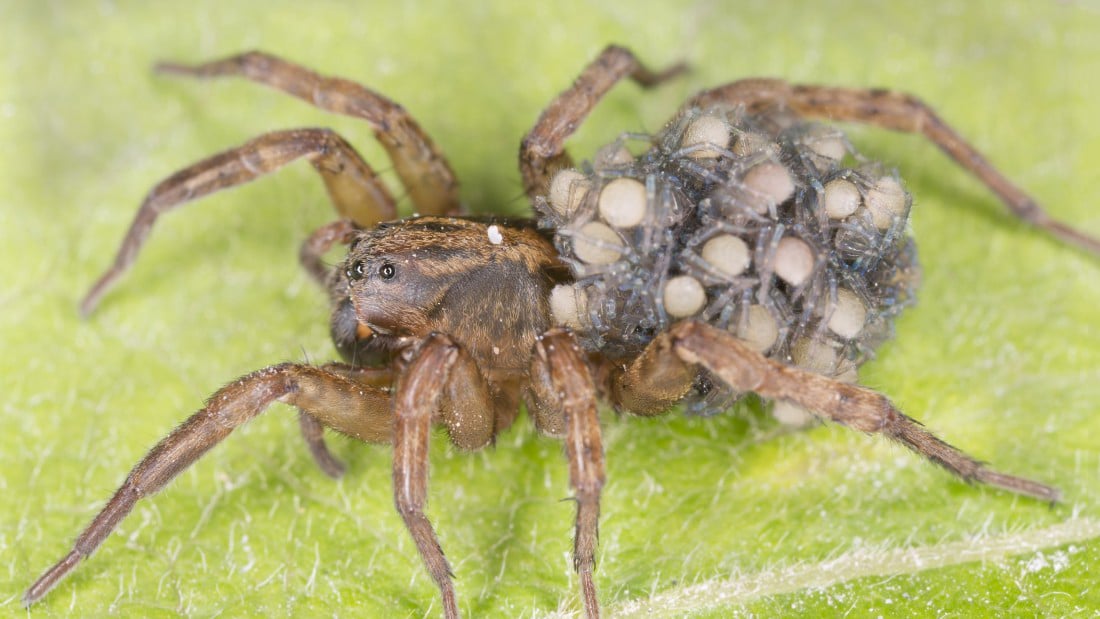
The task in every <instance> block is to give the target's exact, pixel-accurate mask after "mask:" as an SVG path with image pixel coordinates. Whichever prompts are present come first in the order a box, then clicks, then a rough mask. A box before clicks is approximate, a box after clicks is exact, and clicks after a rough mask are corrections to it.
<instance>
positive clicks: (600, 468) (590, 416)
mask: <svg viewBox="0 0 1100 619" xmlns="http://www.w3.org/2000/svg"><path fill="white" fill-rule="evenodd" d="M531 377H532V378H531V382H532V383H533V385H534V391H535V392H536V393H533V394H532V395H533V396H534V398H535V399H536V400H541V402H540V406H539V407H538V408H541V409H549V410H550V411H553V412H556V414H557V415H559V416H561V417H562V418H563V425H564V426H565V456H566V458H567V459H568V460H569V485H571V486H572V487H573V490H574V492H575V493H576V497H575V499H576V502H577V522H576V532H575V534H574V538H573V569H575V570H576V571H577V574H578V575H579V576H580V579H581V590H582V591H583V594H584V610H585V615H586V616H588V617H589V619H594V618H595V617H599V614H600V606H599V600H598V598H597V596H596V583H595V580H594V579H593V576H592V571H593V569H594V568H595V565H596V544H597V542H598V540H599V517H600V492H601V490H602V488H603V485H604V481H605V480H606V476H605V474H604V453H603V439H602V437H601V433H600V423H599V415H598V413H597V408H596V388H595V386H594V385H593V382H592V376H591V373H590V371H589V369H588V363H587V361H586V358H585V355H584V353H583V352H582V351H581V348H580V346H578V345H577V341H576V339H575V338H574V336H573V334H572V333H570V332H569V331H566V330H563V329H554V330H551V331H549V332H548V333H546V334H545V335H544V336H543V337H542V338H541V339H539V340H538V341H536V343H535V351H534V356H533V358H532V362H531Z"/></svg>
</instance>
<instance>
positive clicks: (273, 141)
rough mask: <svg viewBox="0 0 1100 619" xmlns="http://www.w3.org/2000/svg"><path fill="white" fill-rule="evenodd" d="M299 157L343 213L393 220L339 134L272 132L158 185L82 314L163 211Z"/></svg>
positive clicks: (380, 188) (378, 186) (367, 221)
mask: <svg viewBox="0 0 1100 619" xmlns="http://www.w3.org/2000/svg"><path fill="white" fill-rule="evenodd" d="M298 159H306V160H308V161H309V162H310V163H311V164H313V167H314V169H315V170H317V172H318V173H319V174H320V175H321V178H322V179H323V180H324V182H325V187H326V188H327V189H328V192H329V197H330V198H331V199H332V202H333V205H334V206H335V207H336V210H337V211H338V212H339V213H340V214H341V215H342V216H344V217H347V218H349V219H352V220H354V221H356V222H357V223H358V224H360V225H364V226H366V225H373V224H375V223H377V222H379V221H384V220H387V219H392V218H393V216H394V215H395V213H396V212H397V208H396V203H395V201H394V199H393V197H392V196H391V195H390V193H389V190H387V189H386V187H385V185H384V184H382V182H381V180H379V179H378V177H377V175H376V174H375V173H374V170H373V169H372V168H371V167H370V166H369V165H368V164H367V162H366V161H364V160H363V158H362V157H360V156H359V153H357V152H356V151H355V149H354V148H352V146H351V145H350V144H348V143H347V141H346V140H344V139H343V138H342V137H340V136H339V135H337V134H336V133H334V132H332V131H330V130H328V129H290V130H286V131H274V132H271V133H268V134H265V135H262V136H260V137H258V138H256V139H254V140H250V141H248V142H246V143H245V144H242V145H241V146H238V147H236V148H233V149H230V150H227V151H224V152H221V153H218V154H216V155H214V156H212V157H208V158H206V159H204V160H202V161H199V162H198V163H195V164H193V165H191V166H188V167H186V168H184V169H182V170H180V171H179V172H176V173H175V174H173V175H171V176H169V177H168V178H166V179H164V180H163V181H161V182H159V183H157V185H156V186H155V187H153V189H151V190H150V191H149V194H148V195H147V196H146V197H145V200H144V201H142V203H141V206H140V207H139V208H138V212H137V214H136V215H135V216H134V220H133V222H132V223H131V224H130V229H129V230H128V231H127V232H126V236H125V237H124V238H123V240H122V243H121V244H120V245H119V248H118V253H117V254H115V259H114V262H113V263H112V264H111V266H110V267H109V268H108V269H107V270H106V271H105V272H104V273H103V274H102V275H101V276H100V277H99V279H98V280H96V282H95V284H93V285H92V288H91V289H90V290H89V291H88V293H87V294H86V295H85V297H84V299H83V300H82V301H81V303H80V313H81V314H83V315H84V316H88V315H89V314H91V313H92V311H93V310H94V309H95V307H96V305H98V304H99V301H100V299H101V298H103V295H104V294H106V293H107V291H108V290H109V289H110V288H111V287H112V286H113V285H114V284H115V283H116V282H117V281H118V280H119V279H120V278H121V277H122V276H123V275H124V274H125V273H126V271H128V270H129V269H130V267H131V266H133V264H134V261H135V260H136V259H137V256H138V252H140V251H141V248H142V246H143V245H144V244H145V241H146V239H147V238H148V237H149V233H150V232H152V230H153V226H154V224H156V221H157V219H158V218H159V217H160V216H161V215H162V214H164V213H166V212H168V211H171V210H173V209H175V208H177V207H179V206H181V205H183V204H186V203H188V202H191V201H194V200H196V199H198V198H201V197H203V196H207V195H210V194H212V193H215V192H217V191H221V190H223V189H228V188H230V187H236V186H238V185H242V184H244V183H248V182H251V181H253V180H256V179H258V178H260V177H262V176H265V175H267V174H271V173H272V172H274V171H276V170H279V169H281V168H283V167H285V166H286V165H288V164H290V163H292V162H294V161H297V160H298ZM306 266H307V268H309V266H310V265H308V264H307V265H306ZM311 274H312V270H311Z"/></svg>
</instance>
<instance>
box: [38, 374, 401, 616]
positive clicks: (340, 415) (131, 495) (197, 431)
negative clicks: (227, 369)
mask: <svg viewBox="0 0 1100 619" xmlns="http://www.w3.org/2000/svg"><path fill="white" fill-rule="evenodd" d="M276 401H280V402H285V403H287V404H291V405H294V406H297V407H299V408H300V409H302V410H304V411H306V412H307V413H308V414H309V415H310V416H312V417H314V418H316V419H317V420H319V421H320V422H321V423H323V424H325V425H327V426H329V427H331V428H334V429H336V430H338V431H340V432H343V433H344V434H348V435H350V436H353V437H355V438H358V439H360V440H363V441H367V442H372V443H386V442H389V441H390V440H391V437H392V436H393V417H392V414H391V411H390V396H389V393H388V392H386V391H385V390H381V389H372V388H370V387H368V386H367V385H365V384H363V383H360V382H356V381H351V380H348V379H346V378H344V377H343V376H340V375H339V374H337V373H335V372H333V371H326V370H324V369H321V368H316V367H312V366H308V365H298V364H291V363H286V364H282V365H276V366H272V367H269V368H267V369H264V370H260V371H258V372H253V373H252V374H249V375H247V376H244V377H242V378H240V379H238V380H236V381H235V382H233V383H230V384H229V385H226V386H225V387H223V388H221V389H219V390H218V391H217V392H215V393H214V395H212V396H210V398H209V399H208V400H207V401H206V406H205V407H204V408H202V409H201V410H199V411H198V412H196V413H195V414H194V415H192V416H191V417H190V418H188V419H187V421H185V422H183V424H181V425H180V426H179V427H177V428H176V429H175V430H173V431H172V433H171V434H169V435H168V436H167V437H165V438H164V439H162V440H161V441H160V442H159V443H157V445H156V447H153V449H152V450H151V451H150V452H149V453H148V454H147V455H146V456H145V457H144V458H143V459H142V460H141V462H139V463H138V465H137V466H135V467H134V469H133V470H132V471H130V474H129V475H128V476H127V477H126V481H125V482H123V484H122V486H121V487H120V488H119V489H118V490H117V491H116V492H115V494H114V496H112V497H111V499H110V500H109V501H108V502H107V505H106V506H105V507H104V508H103V509H102V511H100V512H99V514H98V515H97V516H96V517H95V518H94V519H93V520H92V523H91V524H90V525H88V528H86V529H85V530H84V532H83V533H81V534H80V536H79V537H77V538H76V541H75V543H74V544H73V549H72V550H71V551H70V552H69V554H67V555H66V556H65V557H64V558H62V559H61V561H59V562H58V563H57V564H55V565H54V566H53V567H51V568H50V569H49V570H47V571H46V572H45V573H44V574H43V575H42V576H41V577H40V578H39V579H38V580H37V581H35V583H34V584H33V585H31V587H30V588H29V589H27V592H26V593H24V594H23V603H24V605H30V604H32V603H34V602H36V601H38V600H39V599H41V598H42V596H44V595H46V593H47V592H49V590H50V589H52V588H53V587H54V586H55V585H56V584H57V583H58V582H60V581H61V579H62V578H64V577H65V576H66V575H67V574H68V573H69V572H70V571H72V570H73V568H75V567H76V566H77V565H78V564H79V563H80V561H81V560H82V559H86V558H87V557H89V556H90V555H91V554H92V553H93V552H94V551H95V549H96V548H97V547H99V545H100V544H101V543H103V541H104V540H105V539H106V538H107V536H108V535H110V533H111V531H113V530H114V529H115V527H116V526H118V524H119V523H120V522H121V521H122V519H123V518H125V517H126V515H127V514H129V513H130V511H131V510H132V509H133V508H134V504H135V503H137V501H138V499H141V498H142V497H145V496H148V495H151V494H153V493H155V492H157V491H159V490H160V489H162V488H164V487H165V486H166V485H167V484H168V482H170V481H171V480H172V479H173V478H174V477H175V476H176V475H177V474H179V473H180V472H181V471H183V470H184V469H186V468H187V467H189V466H190V465H191V464H192V463H194V462H195V461H196V460H198V459H199V457H201V456H202V455H203V454H205V453H206V452H207V451H209V450H210V449H211V448H212V447H214V446H215V445H217V444H218V443H219V442H221V441H222V439H224V438H225V437H227V436H229V434H230V433H231V432H232V431H233V430H234V429H236V428H237V427H239V426H241V425H243V424H244V423H245V422H247V421H249V420H250V419H252V418H253V417H256V416H257V415H259V414H260V413H261V412H263V411H264V410H265V409H266V408H267V407H268V405H270V404H271V403H272V402H276Z"/></svg>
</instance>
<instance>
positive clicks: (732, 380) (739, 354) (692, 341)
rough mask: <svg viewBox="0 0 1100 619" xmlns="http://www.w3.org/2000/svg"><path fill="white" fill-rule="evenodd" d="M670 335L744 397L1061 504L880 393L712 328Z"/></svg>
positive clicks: (677, 347)
mask: <svg viewBox="0 0 1100 619" xmlns="http://www.w3.org/2000/svg"><path fill="white" fill-rule="evenodd" d="M670 333H671V336H672V338H673V342H674V344H673V350H674V351H675V353H676V354H677V355H678V356H679V357H680V358H681V359H683V360H684V361H686V362H688V363H693V364H698V365H700V366H702V367H705V368H706V369H708V370H710V371H711V372H712V373H714V375H715V376H718V377H719V378H720V379H722V380H723V381H724V382H725V383H726V384H728V385H729V386H730V387H732V388H734V389H735V390H737V391H739V392H742V393H748V392H753V393H756V394H759V395H760V396H762V397H765V398H770V399H775V400H785V401H789V402H793V403H795V404H798V405H799V406H802V407H803V408H806V409H807V410H809V411H811V412H813V413H814V414H816V415H819V416H821V417H823V418H825V419H829V420H832V421H836V422H838V423H841V424H844V425H846V426H849V427H851V428H853V429H856V430H861V431H863V432H873V433H878V434H883V435H885V436H887V437H889V438H891V439H893V440H895V441H897V442H899V443H901V444H903V445H905V446H906V447H908V448H909V449H912V450H913V451H915V452H917V453H918V454H920V455H922V456H924V457H925V458H928V459H929V460H931V461H932V462H935V463H936V464H938V465H940V466H942V467H943V468H945V469H947V470H948V471H949V472H951V473H953V474H954V475H957V476H958V477H960V478H962V479H963V480H965V481H968V482H980V483H983V484H989V485H991V486H996V487H998V488H1003V489H1005V490H1009V491H1011V492H1016V493H1019V494H1023V495H1027V496H1030V497H1034V498H1037V499H1042V500H1044V501H1050V502H1055V501H1057V500H1058V499H1059V496H1060V494H1059V492H1058V490H1057V489H1055V488H1052V487H1050V486H1047V485H1045V484H1041V483H1038V482H1035V481H1031V480H1029V479H1024V478H1022V477H1016V476H1013V475H1006V474H1004V473H999V472H997V471H994V470H991V469H989V468H986V466H985V465H984V464H982V463H981V462H979V461H977V460H975V459H974V458H972V457H970V456H968V455H966V454H965V453H963V452H961V451H959V450H958V449H955V448H954V447H952V446H950V445H948V444H947V443H945V442H943V441H942V440H940V439H939V438H938V437H936V436H935V435H934V434H932V433H931V432H929V431H928V430H925V429H924V428H923V427H922V426H921V425H920V424H919V423H917V422H916V421H914V420H913V419H911V418H909V417H907V416H905V415H904V414H902V413H901V411H899V410H898V409H897V408H895V407H894V405H893V404H891V403H890V401H889V400H888V399H886V397H885V396H883V395H882V394H880V393H877V392H875V391H871V390H870V389H866V388H864V387H860V386H858V385H853V384H850V383H842V382H839V381H836V380H833V379H831V378H827V377H825V376H822V375H821V374H817V373H816V372H811V371H807V370H802V369H799V368H796V367H792V366H789V365H785V364H783V363H780V362H778V361H775V360H772V359H768V358H767V357H765V356H763V355H761V354H760V353H758V352H756V351H754V350H752V349H751V348H749V347H748V346H746V345H745V344H744V343H743V342H741V340H739V339H737V337H735V336H734V335H733V334H731V333H729V332H727V331H724V330H722V329H717V328H715V327H711V326H709V325H705V324H702V323H697V322H682V323H679V324H677V325H676V326H674V327H673V329H672V331H671V332H670Z"/></svg>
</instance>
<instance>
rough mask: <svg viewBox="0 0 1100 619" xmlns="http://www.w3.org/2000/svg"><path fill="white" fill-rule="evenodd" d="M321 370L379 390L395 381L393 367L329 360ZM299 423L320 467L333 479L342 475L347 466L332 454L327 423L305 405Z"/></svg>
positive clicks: (384, 388) (299, 411) (312, 454)
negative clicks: (358, 365)
mask: <svg viewBox="0 0 1100 619" xmlns="http://www.w3.org/2000/svg"><path fill="white" fill-rule="evenodd" d="M321 370H323V371H325V372H331V373H333V374H337V375H339V376H342V377H344V378H346V379H348V380H350V381H355V382H356V383H357V384H363V385H367V386H368V387H370V388H371V389H372V390H376V391H388V390H389V386H390V385H391V384H392V383H393V371H392V370H391V369H390V368H362V367H355V366H351V365H347V364H345V363H326V364H325V365H322V366H321ZM298 426H299V428H300V429H301V431H302V438H303V439H305V441H306V446H307V447H308V448H309V453H310V455H311V456H313V461H314V462H316V463H317V466H319V467H320V468H321V471H322V472H324V473H325V474H326V475H328V476H329V477H331V478H333V479H339V478H341V477H343V475H344V471H345V470H346V468H347V467H345V466H344V463H343V462H340V461H339V460H338V459H337V458H336V456H333V455H332V452H330V451H329V449H328V446H327V445H325V438H324V429H325V425H324V424H323V423H321V421H320V420H319V419H318V418H316V417H314V416H313V415H311V414H310V413H309V412H308V411H307V410H306V409H304V408H299V409H298Z"/></svg>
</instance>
